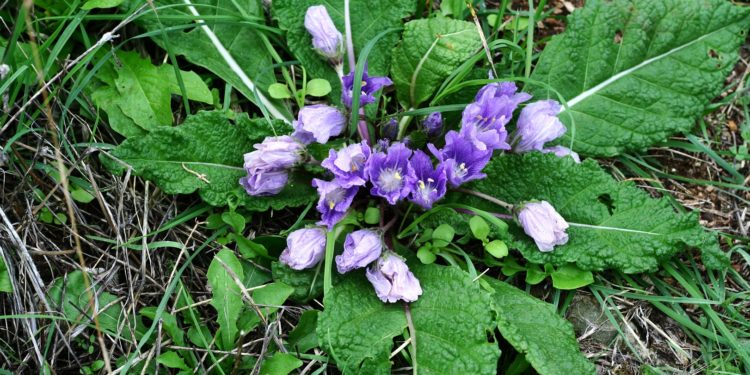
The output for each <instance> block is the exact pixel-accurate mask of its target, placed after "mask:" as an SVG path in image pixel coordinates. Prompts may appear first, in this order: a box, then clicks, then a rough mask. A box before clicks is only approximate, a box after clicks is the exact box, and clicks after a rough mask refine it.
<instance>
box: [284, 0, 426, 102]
mask: <svg viewBox="0 0 750 375" xmlns="http://www.w3.org/2000/svg"><path fill="white" fill-rule="evenodd" d="M313 5H325V7H326V9H327V10H328V14H329V15H330V16H331V19H333V23H334V24H336V28H338V29H339V31H341V34H342V35H343V34H344V2H343V1H332V0H274V1H273V16H274V18H276V19H277V20H278V21H279V27H280V28H281V29H283V30H285V31H286V39H287V44H288V45H289V49H291V51H292V53H294V56H295V57H297V59H298V60H299V61H300V62H301V63H302V65H303V66H304V67H305V69H307V75H308V77H314V78H324V79H326V80H328V82H330V83H331V86H332V88H333V90H332V91H331V99H332V100H335V101H339V100H340V96H339V95H340V94H341V83H340V81H339V78H338V77H337V76H336V72H335V71H334V69H333V67H331V66H330V64H329V63H328V61H326V60H325V59H324V58H321V57H320V55H318V53H317V52H315V50H314V49H313V47H312V38H311V37H310V34H309V33H308V32H307V30H306V29H305V25H304V22H305V12H306V11H307V8H309V7H311V6H313ZM415 8H416V2H414V1H403V0H383V1H369V0H351V2H350V4H349V10H350V15H351V26H352V34H353V36H352V41H353V44H354V53H355V55H357V56H358V54H359V52H360V51H361V50H362V48H364V47H365V45H366V44H367V43H368V42H369V41H370V40H372V39H373V38H375V36H377V35H378V34H380V33H381V32H383V31H385V30H388V29H391V28H395V27H400V26H401V20H402V19H404V18H406V17H408V16H410V15H411V14H413V13H414V11H415ZM397 41H398V33H391V34H388V35H386V36H384V37H383V38H381V39H380V40H379V41H378V42H377V44H375V46H374V48H373V49H372V51H371V52H370V55H369V58H368V62H369V65H368V67H369V72H370V75H376V76H383V75H386V74H387V73H388V67H389V66H390V62H391V49H392V47H393V46H394V45H395V44H396V42H397ZM345 60H346V58H345ZM346 68H348V66H346Z"/></svg>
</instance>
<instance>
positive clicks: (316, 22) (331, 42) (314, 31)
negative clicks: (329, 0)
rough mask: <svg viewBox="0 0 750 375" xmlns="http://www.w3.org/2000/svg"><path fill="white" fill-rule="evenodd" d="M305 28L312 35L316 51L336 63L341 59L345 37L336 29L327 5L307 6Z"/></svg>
mask: <svg viewBox="0 0 750 375" xmlns="http://www.w3.org/2000/svg"><path fill="white" fill-rule="evenodd" d="M305 28H306V29H307V32H308V33H310V35H312V44H313V47H315V51H317V52H318V53H319V54H321V55H322V56H324V57H326V58H328V59H329V60H331V61H333V62H334V63H335V62H338V61H340V60H341V56H342V55H343V52H344V42H343V41H344V37H343V36H342V35H341V33H340V32H339V31H338V29H336V25H334V24H333V20H331V16H329V15H328V10H326V7H324V6H322V5H316V6H311V7H309V8H307V13H305Z"/></svg>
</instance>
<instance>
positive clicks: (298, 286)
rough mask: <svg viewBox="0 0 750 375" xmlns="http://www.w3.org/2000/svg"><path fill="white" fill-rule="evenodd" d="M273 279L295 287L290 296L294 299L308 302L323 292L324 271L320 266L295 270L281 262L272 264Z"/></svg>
mask: <svg viewBox="0 0 750 375" xmlns="http://www.w3.org/2000/svg"><path fill="white" fill-rule="evenodd" d="M271 272H272V274H273V279H274V280H277V281H281V282H283V283H284V284H287V285H289V286H291V287H292V288H294V292H292V295H291V296H290V297H291V299H292V300H294V301H297V302H300V303H307V302H309V301H310V300H312V299H313V298H316V297H318V296H319V295H320V294H321V293H322V292H323V273H322V272H319V268H317V267H316V268H312V269H307V270H302V271H297V270H293V269H291V268H289V267H287V266H286V265H284V264H282V263H280V262H273V263H272V264H271Z"/></svg>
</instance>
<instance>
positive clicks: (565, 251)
mask: <svg viewBox="0 0 750 375" xmlns="http://www.w3.org/2000/svg"><path fill="white" fill-rule="evenodd" d="M484 172H485V173H487V176H488V177H487V178H486V179H483V180H481V181H477V182H475V183H472V184H471V185H469V186H468V188H469V189H473V190H477V191H480V192H483V193H485V194H488V195H491V196H493V197H496V198H498V199H500V200H503V201H505V202H509V203H512V204H516V203H519V202H523V201H529V200H546V201H548V202H550V204H551V205H552V206H553V207H555V209H556V210H557V211H558V212H559V213H560V215H562V217H563V218H565V220H566V221H568V222H569V223H571V226H570V228H568V230H567V232H568V235H569V240H568V243H567V244H565V245H563V246H556V247H555V249H554V250H553V251H551V252H546V253H545V252H541V251H539V249H538V248H537V247H536V245H535V244H534V242H533V241H532V240H531V239H530V238H529V237H528V236H526V235H525V234H524V233H523V230H522V229H521V228H520V227H519V226H518V224H517V223H512V224H511V230H510V232H511V234H512V235H513V236H514V237H515V239H516V241H514V243H512V245H513V246H512V247H514V248H518V249H519V250H520V251H521V253H522V254H523V256H524V257H525V258H526V259H528V260H529V261H531V262H533V263H537V264H545V263H551V264H553V265H556V266H562V265H564V264H567V263H575V264H576V265H577V266H578V267H579V268H581V269H582V270H587V271H596V270H603V269H619V270H621V271H623V272H626V273H636V272H645V271H649V270H654V269H656V268H657V267H658V265H659V262H660V261H662V260H666V259H669V258H670V257H672V256H673V255H674V254H676V253H678V252H680V251H684V250H687V249H691V248H694V249H701V250H702V252H703V254H704V257H705V256H706V254H707V255H708V256H709V257H711V259H714V261H713V263H712V264H717V263H719V260H720V259H723V258H726V255H724V254H722V253H721V250H720V249H719V247H718V241H717V239H716V237H715V235H713V234H711V233H708V232H705V231H704V229H703V228H702V227H701V226H700V224H699V222H698V215H697V213H696V212H692V213H688V214H678V213H676V212H675V211H674V208H672V206H671V205H670V203H669V201H668V200H667V199H654V198H651V197H650V196H649V194H648V193H646V192H645V191H642V190H640V189H638V188H637V187H636V186H635V184H634V183H633V182H632V181H625V182H618V181H615V180H614V179H613V178H612V177H611V176H610V175H609V174H608V173H607V172H605V171H604V170H602V168H601V167H599V165H598V164H597V163H596V162H595V161H593V160H591V159H589V160H586V161H585V162H583V163H581V164H576V163H575V162H574V161H573V159H571V158H558V157H556V156H555V155H552V154H541V153H536V152H535V153H526V154H521V155H518V154H513V155H504V156H502V157H497V158H494V159H493V160H492V161H491V162H490V164H489V165H488V166H487V167H486V168H485V169H484ZM551 186H554V189H551V188H550V187H551ZM450 199H452V200H457V201H460V202H461V203H463V204H466V205H469V206H474V207H477V208H481V209H484V210H486V211H491V212H501V211H502V208H500V207H498V206H495V205H494V204H491V203H488V202H487V201H484V200H481V199H479V198H476V197H473V196H467V195H464V194H453V195H452V196H451V197H450Z"/></svg>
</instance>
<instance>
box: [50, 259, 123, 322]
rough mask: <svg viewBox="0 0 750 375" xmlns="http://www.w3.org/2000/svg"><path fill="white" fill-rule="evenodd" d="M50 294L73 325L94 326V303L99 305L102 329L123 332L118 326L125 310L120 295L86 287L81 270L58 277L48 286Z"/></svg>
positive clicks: (54, 302) (51, 298) (99, 318)
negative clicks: (119, 299)
mask: <svg viewBox="0 0 750 375" xmlns="http://www.w3.org/2000/svg"><path fill="white" fill-rule="evenodd" d="M89 281H91V280H90V279H89ZM92 297H93V298H94V299H95V303H94V304H92V303H91V298H92ZM49 298H50V301H51V302H52V306H53V307H55V308H56V309H58V310H59V311H62V313H63V315H64V316H65V319H67V320H68V323H69V324H70V325H71V326H74V325H78V324H90V325H92V326H93V324H94V323H93V321H92V320H91V317H92V314H93V310H92V306H96V308H97V309H96V311H97V313H98V320H99V326H100V327H101V329H102V330H103V331H105V332H107V333H110V334H114V335H117V334H118V332H120V331H119V330H118V326H119V322H120V319H121V318H122V315H123V310H122V306H121V305H120V303H118V302H117V297H116V296H114V295H113V294H111V293H108V292H103V291H101V290H94V289H88V290H87V289H86V283H85V281H84V279H83V273H82V272H81V271H73V272H70V273H68V274H66V275H65V276H63V277H58V278H57V279H55V281H54V282H53V283H52V287H51V288H50V290H49ZM105 306H106V308H104V307H105Z"/></svg>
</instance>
